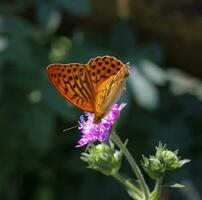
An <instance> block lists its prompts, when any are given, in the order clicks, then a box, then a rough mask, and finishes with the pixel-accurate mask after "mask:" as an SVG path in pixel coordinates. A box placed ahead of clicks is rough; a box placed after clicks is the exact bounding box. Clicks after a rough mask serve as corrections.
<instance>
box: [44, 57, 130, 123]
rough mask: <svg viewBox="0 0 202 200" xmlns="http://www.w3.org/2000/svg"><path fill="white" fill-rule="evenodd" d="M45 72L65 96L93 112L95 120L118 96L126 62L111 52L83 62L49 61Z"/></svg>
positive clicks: (120, 91) (74, 103) (127, 70)
mask: <svg viewBox="0 0 202 200" xmlns="http://www.w3.org/2000/svg"><path fill="white" fill-rule="evenodd" d="M47 72H48V77H49V79H50V81H51V82H52V84H53V85H54V86H55V88H56V89H57V90H58V91H59V92H60V94H61V95H62V96H63V97H64V98H65V99H67V100H68V101H69V102H70V103H72V104H73V105H74V106H76V107H77V108H79V109H81V110H83V111H85V112H90V113H94V123H95V124H98V123H100V121H101V119H102V118H103V117H104V116H105V115H106V114H107V112H108V111H109V110H110V108H111V106H112V105H113V104H114V102H115V101H116V100H117V99H118V98H119V97H120V95H121V94H122V92H123V90H124V88H125V80H126V78H127V77H128V75H129V69H128V64H124V63H123V62H121V61H120V60H118V59H116V58H115V57H111V56H102V57H100V56H98V57H96V58H93V59H91V60H90V61H89V62H88V63H87V64H80V63H70V64H57V63H56V64H50V65H49V66H48V67H47Z"/></svg>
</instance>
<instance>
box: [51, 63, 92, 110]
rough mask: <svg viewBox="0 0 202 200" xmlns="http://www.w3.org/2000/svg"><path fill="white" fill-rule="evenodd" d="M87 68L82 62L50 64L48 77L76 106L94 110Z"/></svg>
mask: <svg viewBox="0 0 202 200" xmlns="http://www.w3.org/2000/svg"><path fill="white" fill-rule="evenodd" d="M88 76H89V75H88V73H87V68H86V66H85V65H82V64H52V65H49V66H48V77H49V79H50V81H51V82H52V83H53V85H54V86H55V87H56V89H57V90H58V91H59V92H60V93H61V94H62V96H63V97H65V98H66V99H67V100H68V101H70V102H71V103H72V104H73V105H75V106H76V107H78V108H80V109H82V110H84V111H86V112H94V101H95V100H94V96H95V95H94V91H93V87H92V84H91V82H90V80H89V77H88Z"/></svg>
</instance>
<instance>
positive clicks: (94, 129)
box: [76, 103, 126, 147]
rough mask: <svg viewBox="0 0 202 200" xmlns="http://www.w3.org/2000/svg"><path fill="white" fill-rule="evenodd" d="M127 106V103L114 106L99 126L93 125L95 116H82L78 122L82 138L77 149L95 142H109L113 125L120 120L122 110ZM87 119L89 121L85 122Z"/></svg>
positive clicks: (89, 114) (88, 114)
mask: <svg viewBox="0 0 202 200" xmlns="http://www.w3.org/2000/svg"><path fill="white" fill-rule="evenodd" d="M125 106H126V104H125V103H121V104H120V105H118V104H114V105H113V106H112V107H111V109H110V111H109V112H108V113H107V114H106V116H105V117H104V118H102V120H101V122H100V123H99V124H94V123H93V119H94V114H92V113H85V114H84V115H82V116H81V117H80V120H79V122H78V123H79V125H80V126H79V130H81V134H82V136H81V139H80V140H79V141H78V144H77V145H76V147H81V146H84V145H86V144H89V143H93V142H95V141H99V142H104V141H105V140H107V139H108V138H109V133H110V130H111V127H112V125H113V124H114V122H115V121H116V119H117V118H118V116H119V114H120V111H121V110H122V108H124V107H125ZM85 118H87V120H85Z"/></svg>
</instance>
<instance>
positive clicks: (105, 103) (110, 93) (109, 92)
mask: <svg viewBox="0 0 202 200" xmlns="http://www.w3.org/2000/svg"><path fill="white" fill-rule="evenodd" d="M128 75H129V72H128V67H127V66H123V67H122V68H121V69H120V70H119V71H118V72H117V74H115V75H113V76H111V77H110V78H108V79H107V80H106V81H104V82H102V83H101V84H100V85H99V87H98V89H97V94H96V98H95V118H94V123H99V122H100V120H101V118H102V117H103V116H104V115H105V114H106V113H107V112H108V111H109V109H110V108H111V106H112V105H113V104H114V102H115V101H116V100H117V99H118V98H119V97H120V96H121V94H122V92H123V90H124V88H125V80H126V77H127V76H128Z"/></svg>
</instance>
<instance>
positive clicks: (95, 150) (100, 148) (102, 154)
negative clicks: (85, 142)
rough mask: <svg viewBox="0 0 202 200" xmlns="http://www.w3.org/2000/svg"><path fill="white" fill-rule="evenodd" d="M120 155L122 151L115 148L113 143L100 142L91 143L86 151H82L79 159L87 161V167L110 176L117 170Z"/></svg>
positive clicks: (120, 158)
mask: <svg viewBox="0 0 202 200" xmlns="http://www.w3.org/2000/svg"><path fill="white" fill-rule="evenodd" d="M122 155H123V153H122V151H118V150H116V149H115V148H114V145H113V144H110V145H107V144H105V143H101V144H98V145H96V146H95V145H91V146H90V147H89V148H88V150H87V152H85V153H82V156H81V159H82V160H83V161H85V162H87V163H88V168H91V169H94V170H97V171H100V172H102V173H103V174H105V175H107V176H110V175H113V174H116V173H117V172H118V171H119V168H120V166H121V161H122Z"/></svg>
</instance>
